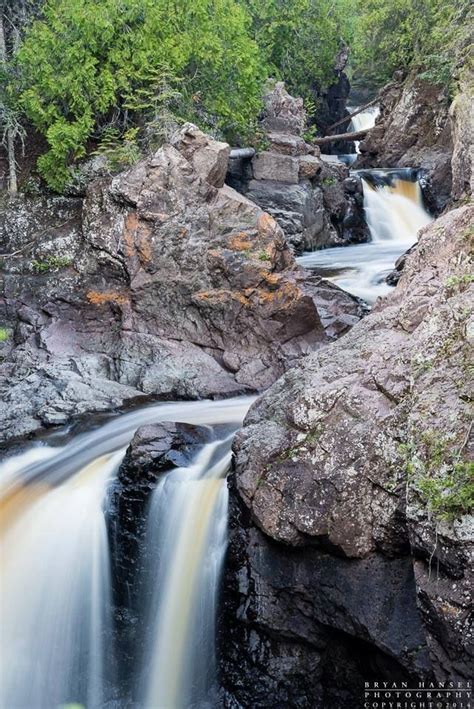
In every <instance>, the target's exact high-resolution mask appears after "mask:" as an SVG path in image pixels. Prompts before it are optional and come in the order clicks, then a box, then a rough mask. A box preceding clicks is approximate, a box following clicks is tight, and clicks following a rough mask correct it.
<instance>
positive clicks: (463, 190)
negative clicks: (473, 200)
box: [449, 67, 474, 200]
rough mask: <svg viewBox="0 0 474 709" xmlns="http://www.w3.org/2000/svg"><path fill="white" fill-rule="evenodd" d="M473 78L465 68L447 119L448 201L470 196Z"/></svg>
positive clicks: (473, 154) (473, 185)
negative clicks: (450, 149)
mask: <svg viewBox="0 0 474 709" xmlns="http://www.w3.org/2000/svg"><path fill="white" fill-rule="evenodd" d="M473 109H474V74H473V73H472V71H471V72H470V71H469V68H468V67H466V68H465V69H464V71H463V73H462V74H461V77H460V81H459V92H458V94H457V96H456V97H455V99H454V101H453V103H452V104H451V107H450V110H449V115H450V119H451V131H452V136H453V157H452V160H451V168H452V173H453V184H452V197H453V199H454V200H460V199H462V198H463V197H466V196H469V195H472V194H473V193H474V110H473Z"/></svg>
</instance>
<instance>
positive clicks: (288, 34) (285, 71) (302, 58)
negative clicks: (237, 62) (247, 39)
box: [242, 0, 353, 98]
mask: <svg viewBox="0 0 474 709" xmlns="http://www.w3.org/2000/svg"><path fill="white" fill-rule="evenodd" d="M242 2H243V4H244V5H246V7H247V8H248V10H249V12H250V15H251V17H252V31H253V36H254V37H255V40H256V41H257V44H258V45H259V47H260V48H261V50H262V52H263V55H264V59H265V61H266V63H267V67H268V72H269V73H270V74H272V75H274V76H275V77H276V78H280V79H283V80H284V81H285V82H286V84H287V88H288V90H289V91H290V93H291V92H293V93H294V94H295V95H298V96H303V97H305V98H310V97H311V95H312V91H313V89H314V88H315V85H318V86H320V87H322V86H327V85H328V84H330V83H331V80H332V79H333V78H334V71H333V68H334V61H335V57H336V55H337V53H338V50H339V49H340V48H341V45H342V43H344V42H348V41H350V38H351V34H352V18H353V10H352V5H353V3H352V2H350V0H242Z"/></svg>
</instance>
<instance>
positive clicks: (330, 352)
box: [222, 206, 474, 709]
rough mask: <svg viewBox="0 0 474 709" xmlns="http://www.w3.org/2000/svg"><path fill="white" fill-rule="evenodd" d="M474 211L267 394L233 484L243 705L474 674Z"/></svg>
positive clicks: (232, 595)
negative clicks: (473, 598) (472, 604)
mask: <svg viewBox="0 0 474 709" xmlns="http://www.w3.org/2000/svg"><path fill="white" fill-rule="evenodd" d="M473 216H474V208H473V207H472V206H471V207H462V208H459V209H457V210H455V211H452V212H450V213H447V214H446V215H445V216H443V217H441V218H439V219H438V220H437V221H435V222H434V223H432V224H431V225H430V226H429V227H427V228H426V229H425V230H424V231H423V232H422V233H421V237H420V241H419V246H418V248H417V249H416V250H415V251H414V252H413V253H411V254H410V255H409V256H407V259H406V266H405V268H404V270H403V273H402V276H401V278H400V282H399V284H398V287H397V289H396V290H395V291H394V293H393V294H391V295H390V296H389V297H387V298H385V299H384V300H381V301H379V302H378V303H377V304H376V306H375V307H374V309H373V311H372V313H371V314H370V315H369V316H368V317H367V318H366V319H365V320H364V321H363V322H361V323H359V324H358V325H357V326H356V327H354V328H353V329H352V331H351V332H350V333H348V334H347V335H346V336H345V337H344V338H342V339H341V340H340V341H338V342H337V343H334V344H332V345H329V346H328V347H326V348H325V349H324V350H321V351H320V352H318V353H315V354H313V355H311V356H309V357H308V358H306V359H305V360H304V361H302V362H301V363H299V364H298V365H297V366H295V367H294V368H293V369H292V370H291V371H289V372H288V373H287V374H286V375H285V376H283V377H282V378H281V379H280V380H279V381H278V382H277V383H276V384H275V385H273V386H272V387H271V388H270V389H269V390H268V392H266V393H265V395H264V396H263V397H262V398H260V399H259V400H258V401H257V403H256V404H255V405H254V406H253V407H252V408H251V410H250V412H249V414H248V416H247V419H246V422H245V427H244V429H243V430H242V432H241V433H240V434H238V437H237V440H236V443H235V452H236V466H235V468H236V469H235V476H234V478H233V481H232V490H233V495H232V497H233V502H232V516H231V545H230V555H229V564H228V571H227V576H226V591H225V619H224V622H225V625H226V628H227V631H226V634H225V636H223V638H222V646H223V677H224V680H225V682H226V690H227V702H228V706H242V705H243V706H247V705H248V702H249V694H248V692H249V691H251V693H252V701H251V702H250V703H251V705H252V706H254V707H274V706H285V707H298V708H300V707H308V709H309V707H311V708H312V709H314V708H316V707H321V708H322V707H342V706H344V707H352V706H354V707H355V706H359V705H360V702H361V701H362V697H363V694H362V688H363V681H364V680H367V679H370V678H371V677H373V678H375V679H378V680H380V679H390V680H392V681H393V680H394V679H397V678H398V679H406V680H408V681H409V680H410V678H432V679H433V678H435V679H436V680H445V679H451V680H456V679H458V680H460V681H463V680H467V679H468V678H469V665H470V664H471V663H472V655H471V652H472V643H471V640H472V634H471V631H470V629H469V625H468V613H469V599H470V591H469V589H470V588H472V580H473V579H472V575H471V571H472V554H473V551H474V522H473V518H472V517H469V516H468V511H469V508H470V506H472V502H473V500H472V462H470V461H472V454H473V453H474V449H473V446H474V441H473V436H472V433H473V430H472V423H471V421H472V406H471V404H472V398H473V392H472V376H470V374H471V375H472V366H473V365H472V338H473V333H474V313H473V303H474V300H473V298H472V296H473V292H474V286H473V283H472V261H471V255H472V238H473V234H472V219H473ZM470 564H471V565H470ZM470 646H471V649H470ZM342 668H344V669H342ZM249 688H251V690H249ZM269 697H271V700H270V699H269Z"/></svg>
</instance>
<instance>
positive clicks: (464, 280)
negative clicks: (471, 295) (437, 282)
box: [446, 273, 474, 289]
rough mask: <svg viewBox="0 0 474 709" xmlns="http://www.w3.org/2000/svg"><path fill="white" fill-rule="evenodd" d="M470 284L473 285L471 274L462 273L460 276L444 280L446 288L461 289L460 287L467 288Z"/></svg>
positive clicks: (473, 275)
mask: <svg viewBox="0 0 474 709" xmlns="http://www.w3.org/2000/svg"><path fill="white" fill-rule="evenodd" d="M470 283H474V274H473V273H463V274H462V276H450V277H449V278H447V279H446V286H447V287H448V288H452V289H455V288H461V287H462V286H467V285H469V284H470Z"/></svg>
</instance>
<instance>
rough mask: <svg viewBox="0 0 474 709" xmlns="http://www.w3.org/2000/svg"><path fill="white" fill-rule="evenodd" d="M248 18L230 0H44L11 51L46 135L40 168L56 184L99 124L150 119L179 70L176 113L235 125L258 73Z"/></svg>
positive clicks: (244, 118)
mask: <svg viewBox="0 0 474 709" xmlns="http://www.w3.org/2000/svg"><path fill="white" fill-rule="evenodd" d="M248 24H249V19H248V16H247V14H246V12H245V10H244V9H243V8H242V7H241V6H239V5H238V4H237V2H236V0H193V2H192V3H189V2H187V1H185V0H175V1H174V2H171V0H120V2H119V0H101V2H100V3H97V2H96V0H46V3H45V5H44V9H43V19H42V20H41V21H37V22H34V23H33V24H32V25H31V27H30V29H29V30H28V32H27V33H26V37H25V40H24V43H23V46H22V48H21V49H20V51H19V54H18V63H17V66H18V68H19V75H20V79H19V82H18V86H17V89H18V92H19V97H20V98H19V101H20V105H21V106H22V108H23V109H24V111H25V112H26V114H27V116H28V118H29V119H30V120H31V121H32V122H33V124H34V125H35V126H36V127H37V128H38V129H39V130H40V131H41V132H42V133H43V134H44V135H45V136H46V138H47V141H48V144H49V151H48V152H47V153H46V154H45V155H43V156H41V158H40V160H39V161H38V166H39V169H40V172H41V174H42V175H43V176H44V177H45V178H46V180H47V181H48V183H49V184H50V186H51V187H52V188H53V189H56V190H61V189H62V188H63V187H64V185H65V184H66V183H67V182H68V180H69V179H70V171H69V165H70V163H71V162H72V161H74V160H77V159H78V158H81V157H83V156H84V155H85V154H86V147H87V142H88V141H89V140H90V139H91V138H92V137H94V136H95V135H98V136H99V137H100V134H101V133H102V132H103V130H104V128H105V127H107V126H111V127H113V128H116V129H118V131H119V132H120V133H122V132H125V131H126V130H128V129H129V128H130V127H132V126H133V125H136V124H138V125H140V123H143V122H145V123H147V122H149V121H152V122H153V120H155V121H156V120H157V118H158V117H159V109H160V108H161V107H163V105H167V106H169V104H170V103H173V100H174V98H176V97H175V96H174V95H171V96H170V91H171V92H173V91H174V90H175V88H176V87H175V86H173V81H177V80H178V79H179V78H180V77H182V79H183V81H182V83H181V85H180V92H181V94H180V99H181V101H180V103H181V106H180V108H181V109H182V118H183V119H186V120H194V121H195V122H197V123H198V124H200V125H201V126H203V127H209V126H211V127H212V128H213V129H214V130H215V131H218V132H219V131H220V132H224V133H227V134H229V133H236V132H239V131H242V130H243V129H244V127H245V126H247V125H248V124H249V123H250V122H251V120H252V118H253V117H254V116H255V115H256V114H257V112H258V109H259V106H260V93H261V84H262V80H263V76H262V74H261V69H260V64H261V63H260V58H259V52H258V49H257V47H256V45H255V43H254V42H253V41H251V39H250V38H249V35H248ZM163 86H166V89H164V88H163ZM170 86H171V89H170ZM163 93H165V95H163ZM137 114H140V115H137ZM129 148H130V146H128V148H127V150H128V149H129Z"/></svg>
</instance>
